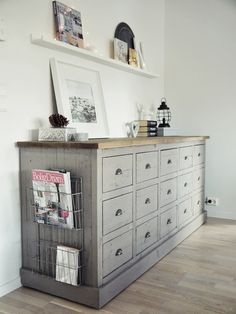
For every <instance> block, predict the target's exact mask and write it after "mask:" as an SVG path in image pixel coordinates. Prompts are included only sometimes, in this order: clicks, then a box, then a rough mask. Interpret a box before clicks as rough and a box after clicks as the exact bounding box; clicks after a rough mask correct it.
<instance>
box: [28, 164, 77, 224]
mask: <svg viewBox="0 0 236 314" xmlns="http://www.w3.org/2000/svg"><path fill="white" fill-rule="evenodd" d="M32 185H33V194H34V205H35V221H36V222H38V223H43V224H50V225H57V226H61V227H64V228H73V227H74V219H73V206H72V196H71V180H70V172H66V171H51V170H41V169H33V170H32Z"/></svg>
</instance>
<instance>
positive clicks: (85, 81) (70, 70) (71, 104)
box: [50, 58, 109, 138]
mask: <svg viewBox="0 0 236 314" xmlns="http://www.w3.org/2000/svg"><path fill="white" fill-rule="evenodd" d="M50 67H51V73H52V80H53V86H54V92H55V97H56V104H57V109H58V112H59V113H61V114H63V115H64V116H66V117H67V118H68V119H69V121H70V123H69V124H70V126H71V127H75V128H77V130H78V132H86V133H88V136H89V138H107V137H108V136H109V128H108V121H107V114H106V108H105V102H104V96H103V90H102V84H101V79H100V73H99V72H98V71H96V70H93V69H89V68H86V67H82V66H80V65H77V64H72V63H69V62H66V61H63V60H58V59H55V58H52V59H50Z"/></svg>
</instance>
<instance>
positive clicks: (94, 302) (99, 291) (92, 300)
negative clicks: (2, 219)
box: [21, 212, 207, 309]
mask: <svg viewBox="0 0 236 314" xmlns="http://www.w3.org/2000/svg"><path fill="white" fill-rule="evenodd" d="M206 219H207V213H206V212H204V213H203V214H201V215H199V216H198V217H196V218H195V219H194V220H193V221H192V222H190V223H189V224H188V225H186V226H185V227H184V228H182V229H181V230H180V231H179V232H177V233H176V234H174V235H173V236H172V237H170V238H169V239H168V240H166V241H165V242H164V243H162V244H161V245H160V246H158V247H156V248H155V249H153V250H152V251H151V252H149V253H148V254H147V255H146V256H144V257H143V258H142V259H140V260H139V261H138V262H136V263H135V264H134V265H132V266H131V267H129V268H128V269H126V270H125V271H124V272H123V273H122V274H120V275H119V276H118V277H116V278H115V279H113V280H111V281H110V282H109V283H107V284H106V285H104V286H101V287H99V288H96V287H89V286H78V287H77V286H72V285H68V284H64V283H60V282H58V281H56V280H54V279H53V278H50V277H46V276H43V275H40V274H37V273H33V272H32V271H30V270H27V269H23V268H22V269H21V282H22V285H23V286H25V287H29V288H33V289H36V290H39V291H42V292H46V293H49V294H51V295H55V296H57V297H61V298H64V299H67V300H70V301H73V302H77V303H81V304H84V305H87V306H90V307H94V308H97V309H99V308H101V307H103V306H104V305H105V304H106V303H108V302H109V301H110V300H111V299H113V298H114V297H115V296H116V295H118V294H119V293H120V292H121V291H123V290H124V289H126V288H127V287H128V286H129V285H130V284H131V283H132V282H134V281H135V280H136V279H138V278H139V277H140V276H141V275H142V274H143V273H145V272H146V271H147V270H148V269H150V268H151V267H152V266H153V265H155V264H156V263H157V262H158V261H159V260H161V259H162V258H163V257H164V256H165V255H166V254H168V253H169V252H170V251H171V250H173V249H174V248H175V247H176V246H177V245H178V244H179V243H181V242H182V241H183V240H185V239H186V238H187V237H188V236H189V235H190V234H191V233H193V232H194V231H195V230H196V229H198V228H199V227H200V226H201V225H202V224H204V223H205V222H206Z"/></svg>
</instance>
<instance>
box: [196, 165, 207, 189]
mask: <svg viewBox="0 0 236 314" xmlns="http://www.w3.org/2000/svg"><path fill="white" fill-rule="evenodd" d="M204 177H205V168H200V169H197V170H195V171H194V172H193V189H194V190H196V189H199V188H201V187H202V186H203V185H204Z"/></svg>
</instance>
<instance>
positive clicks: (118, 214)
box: [116, 208, 123, 216]
mask: <svg viewBox="0 0 236 314" xmlns="http://www.w3.org/2000/svg"><path fill="white" fill-rule="evenodd" d="M122 214H123V211H122V209H120V208H119V209H117V211H116V216H121V215H122Z"/></svg>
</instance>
